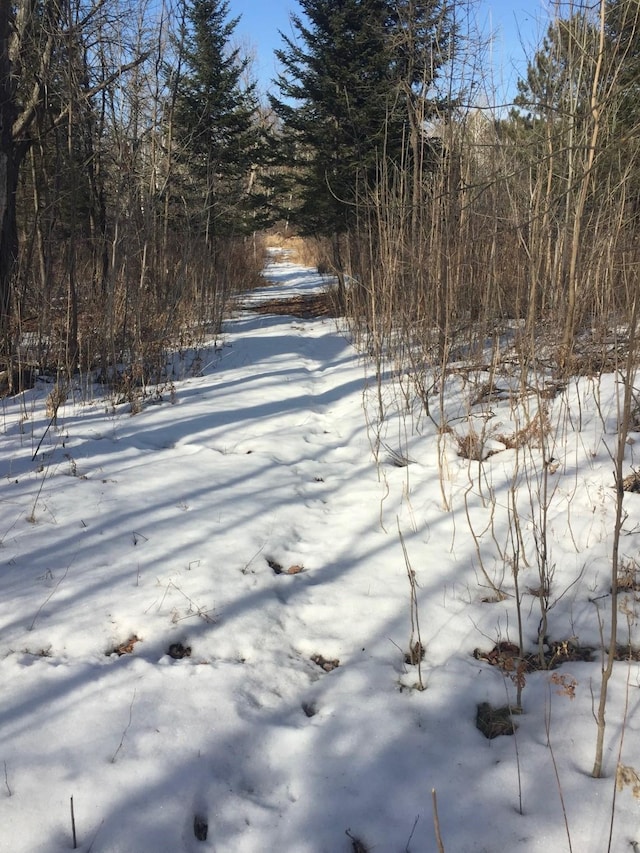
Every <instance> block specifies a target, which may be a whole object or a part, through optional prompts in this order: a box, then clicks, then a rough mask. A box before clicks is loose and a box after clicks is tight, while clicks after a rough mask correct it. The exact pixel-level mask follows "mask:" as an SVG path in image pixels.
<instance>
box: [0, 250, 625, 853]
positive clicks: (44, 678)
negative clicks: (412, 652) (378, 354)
mask: <svg viewBox="0 0 640 853" xmlns="http://www.w3.org/2000/svg"><path fill="white" fill-rule="evenodd" d="M266 276H267V278H268V279H270V280H271V282H272V284H271V285H270V286H267V287H265V288H263V289H261V290H260V291H254V292H253V293H252V294H250V295H249V296H248V297H247V300H250V301H252V302H254V303H255V301H257V300H263V299H268V298H271V297H274V296H276V297H277V298H283V297H286V296H287V295H292V294H294V295H300V294H301V293H304V292H308V291H309V290H313V289H316V288H318V287H321V286H322V285H323V280H322V279H321V278H320V277H319V276H317V274H314V272H313V271H308V270H304V269H302V268H300V267H296V266H294V265H293V264H290V263H273V264H272V265H270V266H269V267H268V268H267V271H266ZM196 356H197V357H196ZM182 370H183V374H184V375H183V377H182V378H180V379H178V380H177V381H176V382H175V385H174V388H173V391H172V390H171V389H169V388H166V389H164V391H163V392H162V393H161V394H160V395H159V396H158V398H157V399H156V400H155V405H152V404H148V405H146V406H145V407H144V408H143V410H142V412H141V413H139V414H137V415H135V416H132V415H131V414H130V411H129V407H128V406H127V405H116V406H113V405H112V403H111V402H110V401H109V400H107V401H94V402H92V403H87V402H82V401H81V400H80V399H79V396H78V395H76V396H77V397H78V398H77V399H76V400H75V401H74V400H72V399H70V400H69V401H68V402H67V404H66V406H64V407H62V408H61V409H60V411H59V416H58V425H57V427H53V426H52V427H51V429H49V431H48V432H46V429H47V425H48V423H49V416H48V415H47V412H46V405H45V397H46V395H47V393H48V391H49V390H50V388H46V387H44V388H39V389H35V390H34V391H31V392H27V393H25V394H23V395H21V396H20V397H17V398H13V399H9V398H7V399H5V400H3V401H2V404H1V411H0V418H1V420H0V429H1V438H0V440H1V442H2V454H1V462H0V465H1V466H2V467H1V473H2V479H1V481H0V538H1V542H2V546H1V549H0V685H1V688H0V689H1V693H0V697H1V698H0V850H2V851H5V850H6V851H11V853H57V851H63V850H69V849H71V848H72V846H73V835H72V827H71V815H70V798H71V797H73V805H74V814H75V826H76V837H77V849H79V850H83V851H89V850H91V851H93V853H107V851H110V853H115V851H121V853H180V852H181V851H192V853H197V851H200V850H215V851H218V853H275V851H283V852H284V853H340V851H345V853H348V851H353V850H355V851H356V853H358V851H359V853H362V851H364V850H372V851H376V853H400V852H401V851H411V853H430V851H437V850H438V845H437V842H436V835H435V831H434V811H433V799H432V790H433V789H435V790H436V792H437V806H438V815H439V824H440V831H441V836H442V843H443V845H444V849H445V850H446V851H447V853H471V851H478V853H479V851H485V853H502V852H503V851H514V850H518V851H527V853H555V852H556V851H563V850H570V849H572V850H573V851H574V853H603V851H607V850H608V849H611V850H612V851H619V853H624V851H628V850H637V849H639V847H640V799H634V791H633V786H634V776H633V773H634V772H636V771H638V772H640V735H639V729H640V689H639V687H640V667H639V665H638V663H637V662H631V663H627V662H619V663H617V664H616V667H615V673H614V678H613V681H612V685H611V689H610V698H609V704H608V714H607V721H608V727H607V730H606V737H605V762H604V776H603V778H602V779H599V780H595V779H593V778H591V776H590V773H591V768H592V765H593V757H594V750H595V736H596V726H595V723H594V718H593V713H592V710H593V702H594V701H597V697H598V691H599V685H600V663H599V660H598V659H597V658H598V654H597V653H596V660H595V661H594V662H586V661H583V660H570V661H568V662H566V663H563V664H562V666H560V667H559V668H558V669H555V670H554V671H553V673H551V672H544V671H539V672H527V673H526V677H525V680H526V684H525V686H524V690H523V708H524V713H523V714H522V715H520V716H518V717H517V718H516V719H515V721H516V723H517V731H516V734H515V736H500V737H496V738H495V739H487V738H486V737H484V735H483V734H482V733H481V732H480V731H479V730H478V728H477V727H476V717H477V712H478V706H479V705H480V704H481V703H484V702H488V703H491V704H492V705H494V706H501V705H506V704H507V702H508V701H511V702H513V701H515V686H514V683H513V679H512V678H511V677H510V675H512V674H513V673H511V674H510V673H509V672H503V671H502V670H501V669H500V668H499V667H496V666H492V665H491V664H490V663H489V662H488V661H487V660H485V659H483V656H484V655H485V654H487V655H488V654H489V653H490V652H491V650H492V649H493V648H494V647H495V646H496V644H497V643H499V642H504V643H506V642H507V641H509V642H511V643H515V642H517V641H518V629H517V624H516V607H515V603H514V599H513V595H512V593H513V577H512V568H511V565H512V564H510V562H509V560H510V559H511V560H512V559H513V553H514V537H513V536H511V534H512V533H513V519H514V516H513V512H512V509H513V506H514V505H517V507H518V514H519V519H520V528H521V533H522V543H521V547H522V549H523V562H522V563H521V566H520V569H521V570H520V575H519V581H520V589H521V594H522V602H523V608H522V609H523V618H524V620H525V621H524V637H525V645H526V646H527V649H526V650H527V651H530V650H531V651H535V648H536V638H537V631H538V624H539V620H540V608H539V599H538V597H537V596H536V594H535V593H536V587H539V579H538V569H537V566H536V558H535V554H536V548H535V536H536V534H539V531H540V524H539V522H540V518H541V516H540V504H539V501H538V500H537V498H538V497H539V496H540V494H541V491H540V489H539V488H538V486H539V484H540V482H542V481H541V477H543V473H544V471H543V469H542V467H538V468H535V460H536V451H535V450H533V451H531V453H530V454H529V455H530V460H529V461H530V462H531V460H533V462H532V464H533V465H534V467H533V469H532V468H529V469H527V470H528V473H526V472H525V471H524V470H523V468H522V461H523V459H524V456H523V455H522V454H521V455H520V456H519V455H518V451H517V450H514V449H511V450H509V449H504V448H505V442H504V441H503V440H502V439H503V438H504V434H505V433H507V432H511V433H514V432H515V431H517V428H519V427H522V424H521V423H519V422H516V423H514V421H513V418H514V408H513V406H512V405H511V404H510V403H509V401H508V400H505V399H499V397H500V395H495V394H494V396H493V397H491V395H490V394H489V395H486V399H485V400H484V401H479V402H476V403H475V404H474V403H473V400H471V402H470V399H471V397H470V393H469V389H468V377H466V378H465V377H461V376H460V375H459V376H458V377H457V378H456V377H454V378H452V379H451V380H450V384H449V385H447V388H446V389H445V391H446V393H445V394H444V396H443V397H442V398H441V405H440V407H439V410H438V411H439V414H438V417H437V418H435V419H434V422H432V421H431V420H428V419H426V418H421V419H419V420H416V418H415V416H414V413H413V412H409V413H407V411H406V410H404V411H403V409H402V402H403V400H402V395H401V394H400V393H399V392H398V389H397V386H390V385H389V386H386V385H384V384H382V385H381V386H380V388H378V386H377V384H376V382H375V381H374V380H375V376H374V374H373V372H372V370H371V368H370V367H368V366H367V365H366V363H364V362H363V360H362V359H361V358H360V356H359V355H358V353H357V352H356V351H355V349H354V348H353V347H352V346H351V344H350V342H349V339H348V337H347V335H346V334H343V333H341V332H340V331H339V330H337V328H336V325H335V322H334V321H331V320H322V321H321V320H299V319H296V318H292V317H283V316H273V315H266V316H264V315H258V314H257V313H255V312H254V313H252V312H251V311H250V310H245V311H243V312H241V313H238V315H237V316H235V317H233V318H232V319H230V320H229V321H228V322H227V324H226V328H225V334H224V338H223V340H222V339H221V340H218V342H217V345H215V346H214V344H213V342H212V344H211V347H210V348H209V349H208V350H203V351H201V352H200V353H198V354H194V357H193V358H187V359H186V360H184V361H183V362H182ZM477 378H478V381H479V382H480V380H481V379H482V377H477ZM437 391H438V389H437V388H436V389H435V392H436V393H435V395H434V405H437V404H438V394H437ZM378 392H379V393H378ZM615 392H616V385H615V382H614V378H613V377H605V378H604V379H603V381H602V383H601V384H600V385H598V386H596V384H595V383H594V382H592V381H591V380H588V379H584V380H579V381H576V382H575V383H573V384H572V385H570V387H569V388H568V389H567V390H566V392H565V393H564V394H562V395H560V396H559V397H558V398H556V400H553V401H551V402H549V412H548V415H549V419H550V422H551V423H552V425H553V427H554V429H555V430H557V434H558V435H559V436H560V438H559V440H558V444H557V446H556V447H555V450H554V464H553V466H552V467H551V471H550V472H548V471H547V472H546V473H544V476H546V477H547V478H548V479H547V481H546V482H547V486H548V489H549V490H550V493H549V500H548V505H549V512H548V519H547V523H546V530H547V532H548V536H549V543H548V551H549V562H550V565H551V566H552V572H551V574H552V579H551V590H550V592H549V595H550V600H551V603H552V604H553V606H552V608H551V611H550V614H549V631H548V633H549V639H550V641H557V642H561V641H570V645H571V648H574V646H575V647H576V648H577V647H580V648H584V647H585V646H592V647H596V646H598V644H599V628H598V614H600V617H601V619H602V620H603V623H604V627H603V631H604V633H605V635H606V632H607V624H608V617H607V606H608V596H609V589H610V571H609V568H608V566H609V562H610V560H609V558H610V545H611V541H610V540H611V531H612V528H613V518H614V515H613V512H614V497H615V493H614V491H613V490H612V489H611V485H612V482H613V479H612V463H611V459H610V456H609V454H608V451H607V446H609V448H612V447H613V442H615V431H616V426H615V424H616V409H615ZM471 396H472V395H471ZM396 404H398V405H396ZM596 404H597V405H596ZM380 408H382V409H383V410H384V411H385V415H386V417H385V420H384V421H383V422H380V421H379V419H378V414H379V412H380ZM443 418H445V419H446V422H447V424H449V425H450V426H448V427H447V429H446V430H445V429H443ZM473 419H475V420H473ZM471 422H473V423H475V424H476V426H475V431H476V434H479V433H482V440H483V441H486V442H489V443H490V446H491V447H492V448H493V449H497V450H500V452H498V453H496V454H495V455H492V456H490V457H489V458H487V459H486V460H485V461H484V462H482V463H478V462H477V461H473V460H471V461H470V460H468V459H464V458H462V457H460V456H458V455H457V452H456V448H457V446H458V445H457V444H456V439H455V437H456V433H457V434H458V437H460V435H461V432H460V430H463V432H464V430H466V431H467V432H468V430H469V423H471ZM479 425H480V426H479ZM45 433H46V434H45ZM43 436H44V440H42V439H43ZM463 438H464V436H463ZM40 442H42V443H41V444H40ZM607 442H609V445H607ZM487 446H489V444H487ZM375 450H378V453H377V460H376V454H375V453H374V451H375ZM628 453H629V455H628V462H629V465H630V466H631V465H632V464H634V447H633V444H631V443H630V444H629V450H628ZM519 460H520V462H519V464H518V461H519ZM405 461H408V462H409V463H410V464H407V465H404V464H403V463H404V462H405ZM635 461H636V462H637V451H636V460H635ZM532 471H533V473H532ZM527 478H528V479H527ZM516 493H517V496H516V498H515V504H514V502H513V500H512V496H513V495H514V494H516ZM532 494H533V499H532V498H531V495H532ZM639 502H640V495H636V494H629V495H627V496H626V497H625V509H626V511H627V513H628V517H627V519H626V521H625V536H624V537H623V556H624V558H625V559H626V560H627V561H628V563H629V564H630V565H632V561H633V560H634V559H635V558H636V557H638V545H639V537H640V503H639ZM510 507H511V510H510ZM403 545H404V549H406V557H405V552H404V550H403ZM509 555H511V558H510V557H509ZM524 557H526V558H527V560H528V565H527V564H526V563H525V562H524ZM483 569H484V572H486V574H484V573H483ZM408 570H409V571H408ZM410 571H413V572H414V573H415V575H414V577H415V581H416V584H417V586H416V587H415V594H416V603H417V616H418V619H419V628H420V637H421V640H422V644H423V646H424V650H425V655H424V660H423V661H422V663H421V665H420V671H419V668H418V666H417V665H413V664H411V663H407V662H406V661H405V655H406V653H407V651H408V650H409V642H410V639H412V640H413V641H414V642H415V641H416V638H417V636H418V635H417V631H416V630H414V633H413V636H412V634H411V630H412V628H411V612H412V611H411V606H410V605H411V594H412V589H411V586H410V584H409V572H410ZM489 580H490V581H491V583H493V584H494V585H495V586H496V588H498V589H500V590H501V591H504V593H505V594H506V596H507V597H506V598H504V599H503V600H498V601H496V600H495V598H500V597H501V596H494V595H493V594H492V593H493V592H494V591H495V590H492V588H491V584H490V583H489ZM538 591H539V589H538ZM638 597H639V594H638V592H637V591H635V590H633V589H631V591H630V594H629V596H628V597H627V599H626V606H627V610H628V611H629V612H630V613H631V615H630V617H629V620H630V623H631V630H632V631H633V632H635V631H636V630H637V629H636V628H635V621H636V619H637V611H638V609H639V608H640V605H639V604H638ZM414 615H415V612H414ZM621 619H622V622H623V626H622V629H621V630H622V636H623V637H624V636H625V631H626V620H625V617H624V616H622V617H621ZM415 627H416V626H414V628H415ZM475 649H480V650H481V653H480V655H479V657H478V656H476V657H474V654H473V652H474V650H475ZM115 650H117V651H115ZM117 652H120V654H118V653H117ZM420 679H422V684H423V686H424V688H425V689H424V690H419V689H416V685H417V684H418V683H419V681H420ZM571 695H573V696H574V698H571ZM593 697H595V699H594V698H593ZM622 735H624V741H623V743H622V749H621V751H620V741H621V737H622ZM618 764H620V765H621V766H625V767H626V768H627V770H626V771H624V773H622V774H619V776H620V778H621V779H622V776H624V778H625V779H626V780H627V781H628V782H630V784H626V785H624V786H623V787H622V790H620V791H618V792H617V799H616V800H615V803H614V800H613V798H614V792H615V775H616V767H617V765H618ZM636 783H637V784H640V783H638V782H637V780H636ZM636 793H637V794H638V795H640V790H637V791H636ZM565 819H566V822H565ZM612 820H613V840H612V843H611V846H610V848H609V832H610V826H611V823H612ZM205 835H206V839H205V837H204V836H205ZM197 836H200V837H199V838H198V837H197Z"/></svg>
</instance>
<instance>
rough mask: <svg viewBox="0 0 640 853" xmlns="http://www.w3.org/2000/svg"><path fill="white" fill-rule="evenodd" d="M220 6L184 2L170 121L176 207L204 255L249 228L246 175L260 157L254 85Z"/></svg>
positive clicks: (217, 1) (216, 1)
mask: <svg viewBox="0 0 640 853" xmlns="http://www.w3.org/2000/svg"><path fill="white" fill-rule="evenodd" d="M228 12H229V4H228V2H227V0H191V2H190V5H189V6H188V7H187V10H186V21H187V24H186V27H187V31H186V32H185V33H183V34H182V42H183V45H184V47H183V48H182V54H181V74H180V77H179V79H178V80H177V81H176V103H175V113H174V116H173V125H174V135H175V139H176V142H177V145H178V154H177V159H178V162H179V164H180V175H181V178H180V181H179V194H180V205H181V206H183V205H185V203H186V208H187V210H188V211H189V214H188V215H189V225H190V227H191V228H192V229H193V230H194V231H195V232H196V233H198V234H200V235H201V236H203V237H204V239H205V241H206V243H207V245H208V246H209V247H210V248H214V247H215V242H216V239H217V238H218V237H221V236H229V235H232V234H239V233H243V232H246V231H247V230H250V229H251V228H252V227H253V226H254V224H255V223H254V221H253V217H252V206H251V203H250V193H249V190H250V183H251V170H252V167H253V166H254V165H255V163H256V161H257V159H258V157H259V149H260V133H259V129H258V126H257V123H256V116H257V110H258V104H257V99H256V95H255V84H254V83H251V82H249V83H248V84H244V83H243V78H244V77H245V75H246V72H247V68H248V60H247V59H245V58H242V57H241V56H240V51H239V50H238V49H232V48H231V47H230V41H231V38H232V35H233V33H234V30H235V28H236V25H237V23H238V20H239V19H238V18H232V19H229V18H228Z"/></svg>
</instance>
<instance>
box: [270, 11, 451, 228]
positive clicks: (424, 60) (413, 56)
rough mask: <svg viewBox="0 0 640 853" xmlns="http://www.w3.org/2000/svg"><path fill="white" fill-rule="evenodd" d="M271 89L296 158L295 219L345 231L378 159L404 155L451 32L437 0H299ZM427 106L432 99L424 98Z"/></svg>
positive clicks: (290, 156) (420, 125)
mask: <svg viewBox="0 0 640 853" xmlns="http://www.w3.org/2000/svg"><path fill="white" fill-rule="evenodd" d="M300 6H301V8H302V11H303V13H304V17H303V16H302V15H292V17H291V20H292V24H293V28H294V31H295V36H294V37H289V36H286V35H282V38H283V41H284V47H283V48H282V49H280V50H278V51H276V56H277V57H278V59H279V61H280V63H281V66H282V72H281V74H280V75H279V77H278V79H277V84H278V86H279V89H280V92H281V96H280V97H279V98H275V97H273V98H272V99H271V103H272V106H273V108H274V110H275V112H276V113H277V114H278V116H279V117H280V119H281V120H282V122H283V125H284V132H285V133H284V135H285V137H286V138H287V141H288V146H289V148H288V151H287V155H286V159H287V161H288V162H289V163H291V162H293V163H295V164H296V166H297V167H298V174H297V176H296V177H297V182H298V188H299V205H298V209H297V211H296V223H297V224H298V226H299V227H300V230H302V231H303V232H304V233H308V234H318V235H332V236H335V235H336V234H342V233H345V232H349V231H350V229H352V228H353V227H354V223H355V221H356V219H357V215H358V205H359V202H360V200H361V198H362V197H363V195H364V194H365V193H367V192H370V191H371V190H372V189H373V188H375V186H376V183H377V181H378V180H379V178H378V176H379V174H380V173H381V172H382V171H383V170H382V169H381V168H380V166H381V164H382V162H383V161H385V160H390V161H392V162H394V163H396V164H400V163H405V164H406V163H407V162H408V161H407V156H406V155H407V150H408V149H410V145H411V141H410V137H411V136H412V135H413V137H414V139H413V142H414V143H415V142H416V141H417V136H418V135H419V134H422V133H423V132H424V122H425V121H426V120H427V119H428V117H429V106H428V100H429V98H431V97H432V96H433V85H434V81H435V79H436V77H437V75H438V73H439V71H440V69H441V68H442V66H443V64H444V63H445V61H446V60H447V58H448V52H449V50H450V49H451V46H452V39H453V36H454V33H453V27H452V25H451V22H450V17H449V7H448V5H447V4H446V3H445V2H441V0H429V2H418V0H399V2H398V1H397V0H300ZM432 107H433V108H434V109H435V107H436V104H435V102H433V104H432Z"/></svg>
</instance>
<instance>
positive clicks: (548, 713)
mask: <svg viewBox="0 0 640 853" xmlns="http://www.w3.org/2000/svg"><path fill="white" fill-rule="evenodd" d="M548 690H549V703H548V705H547V708H546V710H545V715H544V728H545V731H546V733H547V746H548V747H549V754H550V755H551V763H552V764H553V772H554V773H555V777H556V783H557V785H558V795H559V797H560V806H561V808H562V817H563V818H564V828H565V830H566V833H567V843H568V845H569V853H573V847H572V846H571V831H570V829H569V818H568V816H567V808H566V806H565V803H564V796H563V794H562V785H561V783H560V774H559V772H558V765H557V764H556V756H555V754H554V751H553V746H552V745H551V688H550V687H549V688H548Z"/></svg>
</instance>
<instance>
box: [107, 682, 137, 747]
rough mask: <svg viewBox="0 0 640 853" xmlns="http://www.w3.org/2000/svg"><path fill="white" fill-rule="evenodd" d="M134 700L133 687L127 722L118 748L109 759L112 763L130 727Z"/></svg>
mask: <svg viewBox="0 0 640 853" xmlns="http://www.w3.org/2000/svg"><path fill="white" fill-rule="evenodd" d="M135 701H136V689H135V688H134V690H133V696H132V697H131V704H130V705H129V722H128V723H127V725H126V726H125V729H124V731H123V732H122V737H121V738H120V743H119V744H118V748H117V749H116V751H115V752H114V753H113V757H112V759H111V763H112V764H115V763H116V757H117V755H118V753H119V752H120V750H121V749H122V744H123V743H124V739H125V737H126V736H127V732H128V731H129V729H130V728H131V720H132V718H133V703H134V702H135Z"/></svg>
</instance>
